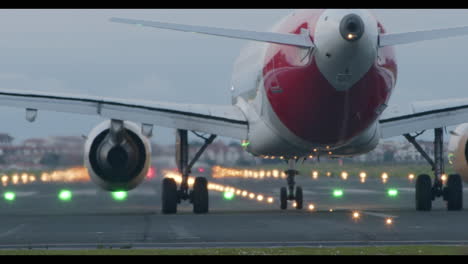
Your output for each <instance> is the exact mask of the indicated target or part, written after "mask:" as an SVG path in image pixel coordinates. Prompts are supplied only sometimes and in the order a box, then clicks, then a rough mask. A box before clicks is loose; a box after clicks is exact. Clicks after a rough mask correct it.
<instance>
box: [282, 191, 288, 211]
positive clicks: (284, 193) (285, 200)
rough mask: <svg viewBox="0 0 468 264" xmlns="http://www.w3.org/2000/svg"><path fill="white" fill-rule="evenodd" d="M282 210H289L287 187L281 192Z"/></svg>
mask: <svg viewBox="0 0 468 264" xmlns="http://www.w3.org/2000/svg"><path fill="white" fill-rule="evenodd" d="M280 208H281V210H286V209H287V208H288V190H286V187H282V188H281V191H280Z"/></svg>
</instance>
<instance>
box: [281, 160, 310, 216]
mask: <svg viewBox="0 0 468 264" xmlns="http://www.w3.org/2000/svg"><path fill="white" fill-rule="evenodd" d="M297 162H298V160H297V159H289V160H288V167H289V168H288V170H286V171H285V172H284V173H285V174H286V176H287V183H288V188H286V187H282V188H281V191H280V208H281V209H282V210H286V209H287V208H288V201H294V202H295V207H296V209H297V210H301V209H302V208H303V204H304V203H303V193H302V187H300V186H297V187H296V186H295V185H296V182H295V180H294V178H295V177H296V175H299V171H297V170H296V165H297ZM294 191H295V192H294Z"/></svg>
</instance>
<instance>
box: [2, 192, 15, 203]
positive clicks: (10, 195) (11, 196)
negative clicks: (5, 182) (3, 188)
mask: <svg viewBox="0 0 468 264" xmlns="http://www.w3.org/2000/svg"><path fill="white" fill-rule="evenodd" d="M3 198H5V200H7V201H14V200H15V198H16V194H15V193H14V192H5V193H4V194H3Z"/></svg>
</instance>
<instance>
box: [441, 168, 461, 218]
mask: <svg viewBox="0 0 468 264" xmlns="http://www.w3.org/2000/svg"><path fill="white" fill-rule="evenodd" d="M445 194H446V197H445V198H446V200H447V210H449V211H460V210H462V209H463V183H462V179H461V177H460V175H458V174H451V175H449V177H448V179H447V185H446V187H445Z"/></svg>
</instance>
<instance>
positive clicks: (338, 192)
mask: <svg viewBox="0 0 468 264" xmlns="http://www.w3.org/2000/svg"><path fill="white" fill-rule="evenodd" d="M333 197H335V198H339V197H343V190H341V189H335V190H333Z"/></svg>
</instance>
